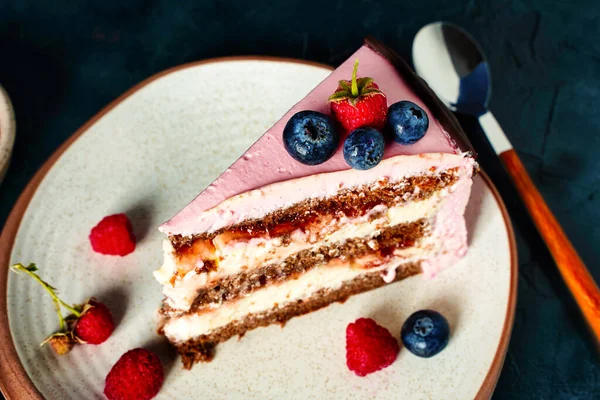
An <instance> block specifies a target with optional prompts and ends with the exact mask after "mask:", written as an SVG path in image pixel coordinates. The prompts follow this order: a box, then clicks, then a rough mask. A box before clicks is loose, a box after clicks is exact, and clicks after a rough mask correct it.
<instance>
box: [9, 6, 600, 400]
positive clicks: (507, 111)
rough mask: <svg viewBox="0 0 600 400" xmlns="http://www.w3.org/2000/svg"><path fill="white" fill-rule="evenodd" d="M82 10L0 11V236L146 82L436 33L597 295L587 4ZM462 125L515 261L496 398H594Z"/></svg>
mask: <svg viewBox="0 0 600 400" xmlns="http://www.w3.org/2000/svg"><path fill="white" fill-rule="evenodd" d="M84 3H85V2H83V1H53V2H43V1H10V0H8V2H7V0H4V1H2V2H0V82H1V83H2V85H4V86H5V88H6V89H7V90H8V92H9V93H10V94H11V97H12V99H13V102H14V106H15V108H16V113H17V123H18V132H17V139H16V144H15V151H14V156H13V162H12V165H11V167H10V170H9V172H8V175H7V177H6V180H5V181H4V182H3V183H2V184H1V186H0V225H3V224H4V221H5V220H6V217H7V215H8V213H9V212H10V209H11V207H12V206H13V204H14V203H15V201H16V199H17V196H18V195H19V193H20V192H21V190H22V189H23V188H24V186H25V185H26V183H27V182H28V180H29V179H30V178H31V177H32V175H33V174H34V173H35V171H36V170H37V169H38V168H39V167H40V165H41V164H42V163H43V162H44V161H45V160H46V159H47V158H48V157H49V156H50V154H51V153H52V152H53V151H54V150H55V149H56V148H57V147H58V146H59V145H60V144H61V143H62V142H63V141H64V140H65V139H67V138H68V137H69V136H70V135H71V134H72V133H73V132H74V131H75V130H76V129H77V128H78V127H79V126H81V125H82V124H83V123H84V122H86V121H87V120H88V119H89V118H90V117H92V116H93V115H94V114H95V113H96V112H98V111H99V110H100V109H101V108H102V107H103V106H105V105H106V104H107V103H109V102H110V101H111V100H113V99H114V98H115V97H117V96H118V95H120V94H121V93H122V92H124V91H125V90H127V89H128V88H129V87H131V86H132V85H134V84H135V83H137V82H139V81H141V80H143V79H144V78H146V77H148V76H150V75H152V74H154V73H156V72H158V71H161V70H163V69H165V68H167V67H171V66H174V65H177V64H181V63H184V62H188V61H193V60H199V59H203V58H208V57H216V56H225V55H241V54H264V55H275V56H288V57H297V58H304V59H308V60H314V61H319V62H322V63H327V64H331V65H337V64H339V63H340V62H342V61H343V60H344V59H345V58H346V57H348V56H349V55H350V54H351V53H352V52H353V51H354V50H355V49H356V48H357V47H358V46H360V44H361V43H362V39H363V37H364V36H365V35H367V34H373V35H375V36H376V37H377V38H378V39H380V40H382V41H384V42H386V43H387V44H388V45H390V46H393V47H394V48H395V49H397V51H398V52H399V53H400V54H401V55H403V56H405V57H406V58H407V59H410V58H409V56H410V47H411V42H412V38H413V37H414V35H415V33H416V32H417V30H418V29H419V28H420V27H421V26H423V25H424V24H426V23H428V22H432V21H435V20H448V21H452V22H455V23H458V24H459V25H462V26H464V27H465V28H466V29H467V30H469V31H470V32H471V33H472V34H473V35H474V36H475V37H477V38H478V39H479V40H480V42H481V45H482V47H483V49H484V50H485V52H486V53H487V56H488V58H489V62H490V65H491V68H492V71H493V96H492V101H491V108H492V110H493V111H494V113H495V115H496V117H497V119H498V120H499V122H500V123H501V125H502V126H503V127H504V129H505V131H506V132H507V134H508V136H509V138H510V139H511V141H512V142H513V144H514V146H515V147H516V149H517V151H518V152H519V154H520V155H521V157H522V158H523V161H524V162H525V164H526V166H527V168H528V170H529V171H530V173H531V175H532V177H533V179H534V181H535V182H536V183H537V184H538V186H539V188H540V190H541V191H542V193H543V194H544V196H545V197H546V199H547V201H548V203H549V204H550V207H551V208H552V210H553V211H554V212H555V213H556V215H557V217H558V219H559V220H560V222H561V223H562V224H563V226H564V229H565V230H566V232H567V234H568V235H569V237H570V238H571V239H572V241H573V242H574V244H575V247H576V248H577V249H578V251H579V252H580V254H581V257H582V258H583V260H584V261H585V262H586V263H587V265H588V267H589V268H590V269H591V270H592V273H593V274H594V276H595V277H596V280H597V281H600V251H599V250H598V247H599V245H600V228H599V227H598V225H599V223H600V212H599V211H598V209H599V208H600V172H599V170H600V130H599V128H598V126H599V125H600V112H599V107H598V100H600V96H599V94H600V72H599V71H600V35H599V32H600V28H599V25H600V6H599V5H598V1H597V0H590V1H583V0H570V1H523V0H512V1H510V0H507V1H503V0H487V1H476V0H471V1H462V2H461V1H457V0H455V1H442V0H438V1H435V0H419V1H408V0H407V1H392V0H390V1H382V2H375V1H356V2H349V1H326V0H318V1H315V0H301V1H280V2H276V1H270V2H269V1H261V0H254V1H251V2H249V1H229V2H225V1H223V2H219V1H193V0H190V1H180V2H177V1H168V0H162V1H159V0H138V1H132V0H120V1H112V0H110V1H109V0H105V1H95V2H89V3H90V4H89V5H84ZM277 3H281V4H277ZM284 4H285V5H284ZM461 122H463V124H464V126H465V129H466V130H467V131H468V132H469V133H470V134H471V135H472V136H474V142H476V144H477V145H478V147H479V151H480V156H481V164H482V165H483V167H484V169H486V170H487V171H488V172H489V173H490V175H491V176H492V178H493V180H494V181H495V182H496V184H497V185H498V187H499V188H500V190H501V192H502V194H503V196H504V198H505V200H506V203H507V205H508V207H509V210H510V212H511V215H512V217H513V221H514V224H515V227H516V231H517V239H518V246H519V266H520V275H519V298H518V304H517V314H516V319H515V326H514V332H513V336H512V340H511V344H510V348H509V351H508V356H507V359H506V364H505V367H504V370H503V372H502V376H501V378H500V382H499V383H498V388H497V390H496V394H495V396H494V398H495V399H496V398H497V399H591V398H599V396H600V395H599V394H598V393H600V358H599V357H598V353H597V352H596V350H595V349H594V346H593V345H592V341H591V340H590V336H589V334H588V333H587V331H586V329H585V327H584V325H583V324H582V322H581V319H580V317H579V315H578V312H577V308H576V307H575V305H574V302H573V301H572V300H571V299H570V298H569V295H568V292H567V291H566V289H565V287H564V285H563V283H562V281H561V280H560V277H559V275H558V273H557V272H556V268H555V266H554V264H553V262H552V259H551V258H550V257H549V255H548V252H547V251H546V250H545V248H544V246H543V244H542V242H541V240H540V238H539V236H538V235H537V233H536V231H535V230H534V229H533V228H532V224H531V221H530V220H529V219H528V217H527V214H526V213H525V211H524V209H523V208H522V206H521V205H520V203H519V201H518V199H517V197H516V195H515V193H514V191H513V190H512V188H511V186H510V185H509V184H508V180H507V178H506V176H505V174H504V172H503V171H502V169H501V168H500V167H499V164H498V161H497V160H496V159H495V157H494V156H493V155H492V153H490V152H489V148H488V147H487V144H486V143H485V142H483V143H482V142H481V141H480V140H477V137H476V134H477V126H476V124H475V123H474V121H472V120H470V119H468V118H461Z"/></svg>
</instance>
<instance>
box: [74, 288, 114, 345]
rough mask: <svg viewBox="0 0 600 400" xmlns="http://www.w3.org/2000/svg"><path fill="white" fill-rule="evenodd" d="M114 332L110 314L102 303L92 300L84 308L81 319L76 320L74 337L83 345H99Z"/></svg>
mask: <svg viewBox="0 0 600 400" xmlns="http://www.w3.org/2000/svg"><path fill="white" fill-rule="evenodd" d="M114 330H115V324H114V322H113V318H112V314H111V313H110V311H109V309H108V308H106V306H105V305H104V304H102V303H99V302H97V301H96V300H94V299H90V301H89V302H88V303H87V304H86V306H85V307H84V311H83V313H82V314H81V317H79V318H78V319H77V323H76V325H75V329H74V333H75V337H76V338H77V339H79V340H81V341H84V342H85V343H89V344H100V343H102V342H104V341H105V340H106V339H108V337H109V336H110V335H111V333H112V332H113V331H114Z"/></svg>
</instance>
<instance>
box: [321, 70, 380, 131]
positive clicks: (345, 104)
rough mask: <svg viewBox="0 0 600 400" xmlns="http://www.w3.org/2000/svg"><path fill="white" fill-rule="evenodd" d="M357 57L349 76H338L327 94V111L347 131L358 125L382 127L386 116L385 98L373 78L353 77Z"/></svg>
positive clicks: (358, 126) (355, 71) (355, 72)
mask: <svg viewBox="0 0 600 400" xmlns="http://www.w3.org/2000/svg"><path fill="white" fill-rule="evenodd" d="M357 72H358V60H356V62H355V63H354V70H353V71H352V80H351V81H346V80H341V81H339V83H338V87H337V89H336V91H335V92H334V93H333V94H332V95H331V96H329V103H330V107H331V114H332V115H333V117H334V118H335V119H336V120H338V122H339V123H340V124H341V125H342V126H343V127H344V129H345V130H346V131H347V132H351V131H353V130H354V129H356V128H360V127H362V126H370V127H371V128H375V129H379V130H381V129H383V127H384V126H385V120H386V116H387V110H388V108H387V99H386V97H385V94H384V93H383V92H382V91H381V90H379V86H377V84H376V83H375V82H373V78H367V77H365V78H357V77H356V74H357Z"/></svg>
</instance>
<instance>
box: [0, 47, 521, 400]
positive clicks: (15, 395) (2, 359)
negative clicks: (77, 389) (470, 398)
mask: <svg viewBox="0 0 600 400" xmlns="http://www.w3.org/2000/svg"><path fill="white" fill-rule="evenodd" d="M231 61H270V62H284V63H294V64H303V65H310V66H314V67H318V68H323V69H328V70H333V68H332V67H331V66H329V65H326V64H322V63H318V62H312V61H306V60H299V59H295V58H286V57H271V56H231V57H218V58H210V59H206V60H201V61H195V62H191V63H187V64H182V65H179V66H175V67H172V68H169V69H166V70H164V71H161V72H159V73H157V74H155V75H152V76H150V77H149V78H147V79H145V80H144V81H142V82H140V83H138V84H137V85H135V86H133V87H132V88H130V89H129V90H127V91H126V92H125V93H123V94H122V95H121V96H119V97H118V98H116V99H115V100H113V101H112V102H111V103H110V104H109V105H107V106H106V107H104V108H103V109H102V110H101V111H100V112H98V113H97V114H96V115H94V116H93V117H92V118H91V119H90V120H88V121H87V122H86V123H85V124H84V125H82V126H81V127H80V128H79V129H78V130H77V131H76V132H75V133H74V134H73V135H72V136H71V137H69V138H68V139H67V140H66V141H65V142H64V143H63V144H62V145H60V146H59V148H58V149H57V150H56V151H55V152H54V153H53V154H52V155H51V156H50V158H48V160H46V162H45V163H44V164H43V165H42V166H41V168H40V169H39V170H38V171H37V172H36V173H35V175H34V176H33V178H32V179H31V180H30V181H29V183H28V184H27V186H26V187H25V189H24V190H23V192H22V193H21V195H20V196H19V198H18V199H17V202H16V203H15V205H14V206H13V208H12V210H11V212H10V214H9V216H8V218H7V220H6V223H5V225H4V228H3V229H2V233H1V234H0V390H1V391H2V394H3V395H4V397H6V399H7V400H14V399H19V400H23V399H43V396H42V395H41V393H40V392H39V391H38V390H37V388H36V387H35V384H34V383H33V381H32V380H31V378H29V375H28V374H27V372H26V371H25V369H24V367H23V365H22V364H21V362H20V359H19V356H18V354H17V351H16V349H15V346H14V343H13V340H12V335H11V333H10V327H9V322H8V302H7V289H8V288H7V285H8V272H9V262H10V255H11V253H12V247H13V244H14V242H15V238H16V235H17V232H18V230H19V226H20V224H21V219H22V218H23V215H24V214H25V212H26V211H27V207H28V206H29V202H30V201H31V199H32V197H33V195H34V194H35V192H36V190H37V188H38V186H39V185H40V183H41V182H42V180H43V179H44V177H45V176H46V174H47V173H48V171H49V170H50V169H51V168H52V166H53V165H54V163H56V161H57V160H58V159H59V158H60V157H61V156H62V154H63V153H64V152H65V151H66V150H67V149H68V148H69V147H70V146H71V145H72V144H73V143H74V142H75V141H76V140H77V139H78V138H79V137H81V136H82V135H83V134H84V133H85V132H86V131H87V130H88V129H89V128H90V127H92V126H93V125H94V124H95V123H96V122H97V121H98V120H100V118H102V117H103V116H104V115H105V114H107V113H108V112H109V111H111V110H112V109H113V108H115V107H116V106H117V105H119V104H120V103H122V102H123V101H124V100H125V99H127V98H128V97H130V96H131V95H133V94H134V93H136V92H137V91H139V90H140V89H142V88H144V87H145V86H146V85H148V84H150V83H152V82H154V81H155V80H158V79H160V78H162V77H164V76H166V75H169V74H171V73H174V72H178V71H180V70H183V69H186V68H193V67H196V66H199V65H203V64H213V63H219V62H231ZM481 175H482V177H483V179H484V181H485V183H486V184H487V186H488V187H489V188H490V189H491V191H492V193H493V195H494V197H495V199H496V202H497V203H498V205H499V206H500V209H501V211H502V216H503V217H504V222H505V225H506V229H507V232H508V237H509V246H510V251H511V282H510V288H509V301H508V307H507V311H506V312H507V315H506V318H505V322H504V326H503V330H502V335H501V339H500V345H499V346H498V349H497V350H496V354H495V356H494V359H493V360H492V364H491V366H490V369H489V371H488V373H487V375H486V377H485V379H484V381H483V384H482V386H481V388H480V389H479V392H478V393H477V395H476V397H475V398H476V399H477V400H480V399H481V400H483V399H489V398H490V397H491V395H492V393H493V391H494V388H495V387H496V383H497V381H498V378H499V376H500V371H501V369H502V365H503V363H504V358H505V357H506V351H507V349H508V342H509V340H510V334H511V331H512V326H513V321H514V314H515V307H516V297H517V275H518V271H517V251H516V249H517V247H516V242H515V235H514V232H513V228H512V224H511V221H510V217H509V215H508V212H507V210H506V207H505V205H504V202H503V201H502V198H501V197H500V194H499V193H498V190H497V189H496V188H495V186H494V185H493V183H492V182H491V180H490V179H489V177H488V176H487V175H486V174H485V173H484V172H483V171H481Z"/></svg>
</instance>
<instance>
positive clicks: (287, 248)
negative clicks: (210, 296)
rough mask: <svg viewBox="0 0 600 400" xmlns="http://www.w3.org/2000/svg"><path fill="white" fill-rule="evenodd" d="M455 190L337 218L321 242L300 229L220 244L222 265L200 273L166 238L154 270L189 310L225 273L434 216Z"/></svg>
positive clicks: (169, 294) (171, 298)
mask: <svg viewBox="0 0 600 400" xmlns="http://www.w3.org/2000/svg"><path fill="white" fill-rule="evenodd" d="M451 192H452V187H450V188H449V189H442V190H440V191H438V192H436V193H435V194H434V195H433V196H431V197H429V198H427V199H425V200H422V201H413V202H410V203H406V204H403V205H398V206H395V207H390V208H387V207H384V206H376V207H375V209H374V210H372V211H371V213H373V212H378V213H380V216H379V217H378V218H377V219H374V220H371V221H369V218H370V215H369V214H367V215H365V216H362V217H359V218H354V219H349V218H345V217H343V218H341V219H336V220H335V224H337V226H338V229H337V230H334V231H333V232H331V233H329V234H326V235H324V236H323V239H321V240H320V241H318V242H315V241H311V240H310V237H309V235H308V234H306V233H304V232H303V231H302V230H301V229H297V230H296V231H294V232H293V233H292V234H291V235H290V238H291V242H290V243H289V244H288V245H283V243H282V239H281V238H274V239H270V240H264V239H252V240H250V241H246V242H238V243H235V244H233V245H230V246H225V247H221V248H219V247H217V255H218V256H219V257H221V260H220V261H219V268H218V270H216V271H213V272H210V273H208V274H207V273H201V274H197V273H196V272H195V271H194V269H193V266H181V265H178V264H177V259H176V255H175V250H174V249H173V246H172V245H171V242H170V241H169V240H168V239H165V241H164V242H163V250H164V254H165V258H164V263H163V265H162V267H161V268H160V269H159V270H157V271H155V272H154V276H155V278H156V279H157V280H158V281H159V282H160V283H161V284H163V285H164V286H163V294H164V295H165V296H166V298H167V303H168V304H169V306H170V307H172V308H174V309H177V310H181V311H186V310H188V309H189V307H190V306H191V304H192V302H193V301H194V299H195V298H196V294H197V291H198V290H199V289H200V288H201V287H203V286H205V285H207V284H208V283H210V282H211V281H214V280H217V279H220V278H222V277H224V276H227V275H231V274H235V273H238V272H239V271H240V269H241V267H246V271H248V270H251V269H253V268H257V267H259V266H263V265H266V264H275V263H279V262H281V261H283V260H285V259H286V258H288V257H290V256H292V255H293V254H296V253H298V252H299V251H302V250H305V249H309V248H319V247H323V246H330V245H335V244H339V243H343V242H344V241H346V240H347V239H350V238H369V237H374V236H376V235H378V234H379V233H380V232H381V230H382V229H385V228H388V227H392V226H396V225H399V224H403V223H410V222H413V221H416V220H419V219H421V218H431V217H433V216H434V215H435V214H436V212H437V210H438V209H439V208H440V207H441V206H442V204H443V203H444V198H445V197H447V195H448V193H451ZM332 223H333V222H332ZM325 229H326V228H325ZM217 246H218V244H217ZM181 269H183V270H184V271H185V270H187V271H188V272H186V273H185V275H184V276H183V277H177V279H175V280H174V282H173V284H172V283H171V279H172V277H173V274H175V273H176V272H177V271H178V270H179V271H181Z"/></svg>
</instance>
